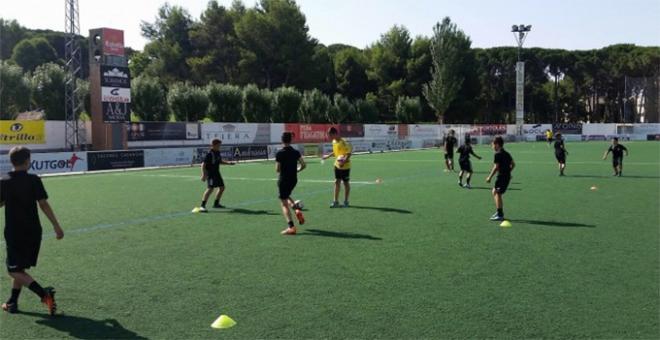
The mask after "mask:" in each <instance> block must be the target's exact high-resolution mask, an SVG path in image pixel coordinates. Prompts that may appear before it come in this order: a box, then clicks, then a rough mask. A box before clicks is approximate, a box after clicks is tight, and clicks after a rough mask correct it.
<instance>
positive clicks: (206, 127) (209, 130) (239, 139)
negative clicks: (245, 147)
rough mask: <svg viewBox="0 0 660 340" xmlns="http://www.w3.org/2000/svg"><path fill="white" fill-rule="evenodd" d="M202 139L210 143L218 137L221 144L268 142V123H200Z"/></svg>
mask: <svg viewBox="0 0 660 340" xmlns="http://www.w3.org/2000/svg"><path fill="white" fill-rule="evenodd" d="M201 131H202V132H201V133H202V139H204V142H206V143H209V144H210V143H211V141H212V140H214V139H219V140H221V141H222V143H223V144H229V145H236V144H268V143H270V124H261V123H209V124H203V125H202V130H201Z"/></svg>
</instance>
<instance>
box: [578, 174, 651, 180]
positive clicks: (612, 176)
mask: <svg viewBox="0 0 660 340" xmlns="http://www.w3.org/2000/svg"><path fill="white" fill-rule="evenodd" d="M566 177H569V178H570V177H575V178H612V179H614V178H638V179H639V178H649V179H657V178H660V176H626V175H623V176H621V177H617V176H614V175H609V176H602V175H601V176H599V175H566Z"/></svg>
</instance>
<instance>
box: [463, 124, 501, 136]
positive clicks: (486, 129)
mask: <svg viewBox="0 0 660 340" xmlns="http://www.w3.org/2000/svg"><path fill="white" fill-rule="evenodd" d="M506 131H507V126H506V124H485V125H474V126H472V127H471V128H470V130H469V131H468V134H469V135H470V136H499V135H506Z"/></svg>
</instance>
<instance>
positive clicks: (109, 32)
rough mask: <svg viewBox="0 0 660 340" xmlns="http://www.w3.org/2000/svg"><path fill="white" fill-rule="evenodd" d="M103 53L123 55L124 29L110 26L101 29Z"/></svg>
mask: <svg viewBox="0 0 660 340" xmlns="http://www.w3.org/2000/svg"><path fill="white" fill-rule="evenodd" d="M103 54H105V55H118V56H123V55H124V31H122V30H116V29H112V28H104V29H103Z"/></svg>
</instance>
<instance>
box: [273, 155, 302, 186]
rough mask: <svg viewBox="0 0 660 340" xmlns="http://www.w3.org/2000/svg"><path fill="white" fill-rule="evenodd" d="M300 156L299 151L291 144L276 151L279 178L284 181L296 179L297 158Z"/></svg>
mask: <svg viewBox="0 0 660 340" xmlns="http://www.w3.org/2000/svg"><path fill="white" fill-rule="evenodd" d="M300 157H302V156H301V155H300V152H299V151H298V150H296V149H294V148H292V147H291V146H287V147H285V148H283V149H282V150H280V151H278V152H277V154H276V155H275V161H277V162H278V163H280V179H281V180H284V181H296V180H298V160H299V159H300Z"/></svg>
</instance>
